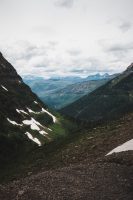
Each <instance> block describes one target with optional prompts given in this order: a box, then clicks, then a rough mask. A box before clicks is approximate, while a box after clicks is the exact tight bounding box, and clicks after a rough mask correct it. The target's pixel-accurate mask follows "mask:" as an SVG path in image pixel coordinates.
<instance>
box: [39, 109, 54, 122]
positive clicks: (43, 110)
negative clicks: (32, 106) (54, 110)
mask: <svg viewBox="0 0 133 200" xmlns="http://www.w3.org/2000/svg"><path fill="white" fill-rule="evenodd" d="M42 112H45V113H47V114H48V115H50V116H51V117H52V118H53V122H54V123H56V122H57V119H56V117H55V116H54V115H52V114H51V113H50V112H48V111H47V110H45V109H44V108H42Z"/></svg>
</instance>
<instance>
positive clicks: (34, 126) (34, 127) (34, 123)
mask: <svg viewBox="0 0 133 200" xmlns="http://www.w3.org/2000/svg"><path fill="white" fill-rule="evenodd" d="M38 123H39V122H37V121H35V120H34V119H33V118H31V120H24V121H23V124H26V125H30V128H31V129H32V130H37V131H39V130H40V128H39V127H38V126H37V125H40V124H38Z"/></svg>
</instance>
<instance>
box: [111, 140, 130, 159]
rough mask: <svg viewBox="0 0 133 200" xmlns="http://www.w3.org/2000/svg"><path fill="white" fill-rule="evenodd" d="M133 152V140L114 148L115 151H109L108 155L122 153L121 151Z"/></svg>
mask: <svg viewBox="0 0 133 200" xmlns="http://www.w3.org/2000/svg"><path fill="white" fill-rule="evenodd" d="M131 150H132V151H133V139H132V140H129V141H128V142H126V143H124V144H122V145H120V146H118V147H116V148H115V149H113V150H112V151H110V152H109V153H108V154H107V156H108V155H111V154H113V153H119V152H123V151H131Z"/></svg>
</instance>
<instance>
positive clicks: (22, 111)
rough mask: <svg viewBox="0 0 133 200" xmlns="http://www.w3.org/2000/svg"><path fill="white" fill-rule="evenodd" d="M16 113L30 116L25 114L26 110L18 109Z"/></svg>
mask: <svg viewBox="0 0 133 200" xmlns="http://www.w3.org/2000/svg"><path fill="white" fill-rule="evenodd" d="M16 111H17V112H18V113H19V114H21V113H23V114H25V115H28V113H27V112H25V111H24V110H19V109H16Z"/></svg>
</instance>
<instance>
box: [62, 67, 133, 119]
mask: <svg viewBox="0 0 133 200" xmlns="http://www.w3.org/2000/svg"><path fill="white" fill-rule="evenodd" d="M129 111H130V112H131V111H133V64H131V65H130V66H129V67H128V68H127V70H126V71H124V72H123V73H122V74H120V75H118V76H117V77H115V78H114V79H112V80H110V81H109V82H107V83H106V84H105V85H103V86H101V87H100V88H98V89H96V90H95V91H93V92H92V93H91V94H88V95H85V96H84V97H82V98H80V99H79V100H77V101H76V102H74V103H72V104H70V105H68V106H66V107H65V108H63V109H61V110H60V112H61V113H62V114H64V115H67V116H71V117H73V118H76V119H79V120H83V121H86V122H89V121H90V122H91V121H99V120H110V119H115V118H117V117H118V116H121V115H124V114H126V113H128V112H129Z"/></svg>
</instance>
